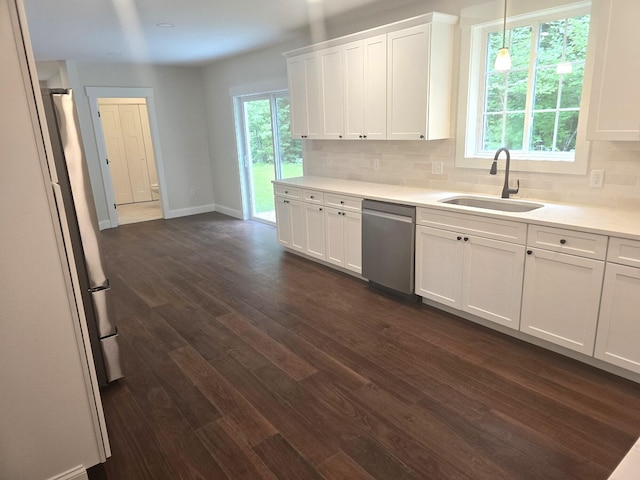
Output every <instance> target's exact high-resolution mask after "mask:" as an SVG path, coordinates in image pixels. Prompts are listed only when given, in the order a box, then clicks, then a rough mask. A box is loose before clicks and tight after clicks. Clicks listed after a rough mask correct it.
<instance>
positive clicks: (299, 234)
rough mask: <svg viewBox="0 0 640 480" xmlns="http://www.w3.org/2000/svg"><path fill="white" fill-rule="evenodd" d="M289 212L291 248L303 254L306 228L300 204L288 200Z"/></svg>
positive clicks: (302, 207)
mask: <svg viewBox="0 0 640 480" xmlns="http://www.w3.org/2000/svg"><path fill="white" fill-rule="evenodd" d="M288 202H289V205H290V211H291V248H293V249H294V250H298V251H300V252H304V251H305V248H306V243H307V242H306V228H305V218H304V206H303V203H302V202H298V201H296V200H288Z"/></svg>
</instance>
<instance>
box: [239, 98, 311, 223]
mask: <svg viewBox="0 0 640 480" xmlns="http://www.w3.org/2000/svg"><path fill="white" fill-rule="evenodd" d="M237 101H238V107H239V108H238V110H239V114H240V115H239V116H240V117H241V121H240V122H238V123H239V125H238V128H239V129H241V132H239V135H238V137H239V139H240V140H241V142H240V143H241V148H242V161H243V169H244V178H245V184H246V185H245V190H246V197H247V198H246V200H247V201H248V202H249V212H250V217H251V218H252V219H255V220H261V221H265V222H272V223H275V220H276V216H275V206H274V203H273V186H272V184H271V181H272V180H275V179H281V178H291V177H299V176H301V175H302V143H301V141H300V140H295V139H292V138H291V126H290V122H291V116H290V114H289V96H288V95H287V93H286V92H276V93H269V94H260V95H250V96H243V97H238V98H237Z"/></svg>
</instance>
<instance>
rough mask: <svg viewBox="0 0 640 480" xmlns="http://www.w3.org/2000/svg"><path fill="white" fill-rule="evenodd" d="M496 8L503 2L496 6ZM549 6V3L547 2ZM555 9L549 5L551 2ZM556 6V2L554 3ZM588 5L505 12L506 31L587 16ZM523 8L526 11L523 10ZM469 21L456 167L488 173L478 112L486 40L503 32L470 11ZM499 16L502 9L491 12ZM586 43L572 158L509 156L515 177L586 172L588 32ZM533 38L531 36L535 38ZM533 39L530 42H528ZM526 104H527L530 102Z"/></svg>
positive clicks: (464, 36)
mask: <svg viewBox="0 0 640 480" xmlns="http://www.w3.org/2000/svg"><path fill="white" fill-rule="evenodd" d="M494 3H495V6H496V7H497V6H498V4H500V5H503V4H502V3H501V2H494ZM546 3H549V2H546ZM552 3H553V2H552ZM555 3H557V2H555ZM590 7H591V2H580V3H574V4H570V5H560V6H558V5H555V6H551V7H550V8H546V9H545V10H539V11H536V12H523V11H520V12H509V14H508V18H507V28H508V29H511V28H515V27H520V26H525V25H531V23H532V22H544V21H549V20H552V19H557V18H559V17H573V16H580V15H584V14H586V13H590V10H591V8H590ZM524 8H526V7H524ZM469 10H470V12H469V17H470V19H469V20H466V19H465V18H464V11H463V12H462V13H463V15H461V17H462V18H461V27H462V32H461V42H460V45H461V59H460V91H459V97H458V98H459V99H460V101H459V105H458V126H457V141H456V162H455V164H456V167H461V168H476V169H487V170H488V169H489V166H490V161H491V160H493V152H481V151H479V145H480V143H481V136H482V129H483V125H482V112H483V108H484V87H485V85H484V74H485V66H486V54H487V52H486V37H487V36H488V34H489V33H490V32H492V31H497V30H501V29H502V18H497V19H496V18H495V17H494V19H493V20H490V21H487V20H474V19H473V18H474V16H475V18H477V15H476V13H475V12H474V11H473V9H469ZM489 10H491V12H495V14H500V13H501V12H499V10H500V9H498V8H496V9H495V10H494V9H489ZM589 30H590V32H589V43H588V47H587V58H586V61H585V70H584V80H583V85H582V98H581V101H580V117H579V120H578V131H577V135H576V149H575V155H574V157H573V159H572V158H570V156H568V155H567V154H566V153H561V154H558V153H554V152H540V153H533V152H532V153H528V154H527V155H526V156H525V155H524V154H523V153H521V152H512V155H511V169H512V170H513V171H523V172H537V173H560V174H576V175H584V174H585V173H586V171H587V164H588V158H589V150H590V143H589V142H587V141H586V125H587V115H588V104H589V98H588V97H589V92H590V83H591V73H592V70H593V66H592V64H593V61H592V57H593V55H592V50H593V45H592V43H593V42H592V38H593V35H592V32H593V31H594V29H593V25H592V26H591V28H590V29H589ZM535 33H536V32H535V31H534V32H532V34H535ZM533 41H535V38H533V39H532V42H533ZM534 74H535V72H534V70H533V66H530V68H529V82H530V83H531V82H532V81H533V78H532V76H533V75H534ZM528 101H531V100H530V99H528Z"/></svg>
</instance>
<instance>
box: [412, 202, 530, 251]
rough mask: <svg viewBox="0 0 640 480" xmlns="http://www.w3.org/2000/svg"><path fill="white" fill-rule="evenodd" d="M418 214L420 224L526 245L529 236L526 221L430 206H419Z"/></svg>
mask: <svg viewBox="0 0 640 480" xmlns="http://www.w3.org/2000/svg"><path fill="white" fill-rule="evenodd" d="M416 215H417V220H416V221H417V223H418V225H426V226H429V227H435V228H441V229H444V230H449V231H453V232H457V233H466V234H470V235H477V236H479V237H484V238H492V239H494V240H502V241H504V242H511V243H517V244H520V245H524V244H525V240H526V238H527V225H526V224H525V223H519V222H511V221H509V220H500V219H497V218H488V217H480V216H475V215H467V214H464V213H451V212H442V211H441V210H430V209H428V208H418V209H417V212H416Z"/></svg>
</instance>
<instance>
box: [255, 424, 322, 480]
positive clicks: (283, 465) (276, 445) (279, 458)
mask: <svg viewBox="0 0 640 480" xmlns="http://www.w3.org/2000/svg"><path fill="white" fill-rule="evenodd" d="M253 449H254V451H255V452H256V453H257V454H258V456H259V457H260V458H261V459H262V461H263V462H264V463H265V464H266V465H268V467H269V469H271V470H272V471H273V472H274V473H275V474H276V476H277V477H278V479H280V480H322V477H321V476H320V474H319V473H318V472H317V471H316V470H315V469H314V468H313V467H312V466H311V465H309V463H308V462H307V461H306V460H305V458H304V457H303V456H302V455H301V454H300V453H298V452H297V451H296V450H295V449H294V448H293V447H292V446H291V445H290V444H289V442H287V441H286V440H285V439H284V438H283V437H282V435H275V436H273V437H271V438H267V439H266V440H264V441H263V442H261V443H259V444H258V445H256V446H255V447H253Z"/></svg>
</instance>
